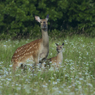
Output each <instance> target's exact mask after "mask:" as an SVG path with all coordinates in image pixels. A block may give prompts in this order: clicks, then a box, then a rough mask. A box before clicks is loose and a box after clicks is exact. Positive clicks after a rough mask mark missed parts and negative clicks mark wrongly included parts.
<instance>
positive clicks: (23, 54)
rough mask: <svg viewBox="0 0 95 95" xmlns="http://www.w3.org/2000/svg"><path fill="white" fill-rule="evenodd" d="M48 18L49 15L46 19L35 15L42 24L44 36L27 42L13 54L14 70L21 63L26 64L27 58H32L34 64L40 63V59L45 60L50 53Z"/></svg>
mask: <svg viewBox="0 0 95 95" xmlns="http://www.w3.org/2000/svg"><path fill="white" fill-rule="evenodd" d="M48 19H49V15H47V16H46V18H45V19H40V17H39V16H35V20H36V21H38V22H39V23H40V24H41V32H42V38H41V39H37V40H35V41H32V42H30V43H27V44H25V45H23V46H21V47H19V48H17V49H16V51H15V53H14V54H13V56H12V60H11V61H12V63H13V71H15V70H16V68H17V67H20V66H21V64H23V65H25V63H26V61H27V60H31V61H33V63H34V66H36V65H37V64H39V61H42V60H45V59H46V58H47V56H48V53H49V37H48V32H47V31H48Z"/></svg>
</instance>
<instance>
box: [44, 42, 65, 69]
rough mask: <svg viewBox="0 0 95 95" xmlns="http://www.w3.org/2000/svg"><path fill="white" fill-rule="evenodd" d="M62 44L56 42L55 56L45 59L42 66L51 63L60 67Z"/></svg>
mask: <svg viewBox="0 0 95 95" xmlns="http://www.w3.org/2000/svg"><path fill="white" fill-rule="evenodd" d="M63 45H64V43H63V44H62V45H58V44H56V46H57V47H56V50H57V56H55V57H52V58H49V59H47V64H45V66H44V67H46V66H47V65H49V67H50V66H51V65H52V66H53V67H56V68H58V67H60V65H61V63H62V61H63V53H62V51H63V50H62V49H63Z"/></svg>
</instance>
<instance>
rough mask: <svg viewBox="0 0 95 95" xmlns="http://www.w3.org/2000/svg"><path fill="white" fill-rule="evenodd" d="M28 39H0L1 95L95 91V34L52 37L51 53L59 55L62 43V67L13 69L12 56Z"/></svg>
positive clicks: (72, 94) (93, 93) (94, 94)
mask: <svg viewBox="0 0 95 95" xmlns="http://www.w3.org/2000/svg"><path fill="white" fill-rule="evenodd" d="M31 41H32V40H31V39H27V40H24V39H23V40H21V41H18V40H15V41H12V40H7V41H6V40H1V41H0V95H95V38H90V37H84V36H72V37H66V38H59V39H57V38H56V39H55V40H53V39H51V38H50V41H49V45H50V51H49V56H48V58H50V57H53V56H55V55H56V53H57V52H56V45H55V43H59V44H62V43H63V42H64V48H63V56H64V60H63V64H62V66H61V67H60V69H59V70H56V71H53V70H48V71H46V72H43V70H39V71H38V72H35V73H34V74H33V73H32V72H31V70H30V69H29V68H30V67H29V66H28V70H27V71H26V72H23V71H22V70H20V69H18V71H17V72H16V74H13V73H12V63H11V57H12V55H13V53H14V51H15V50H16V49H17V48H18V47H19V46H22V45H24V44H25V43H28V42H31Z"/></svg>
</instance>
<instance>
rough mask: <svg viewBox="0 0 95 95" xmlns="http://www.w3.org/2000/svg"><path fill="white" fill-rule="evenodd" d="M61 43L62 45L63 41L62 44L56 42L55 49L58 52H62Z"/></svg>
mask: <svg viewBox="0 0 95 95" xmlns="http://www.w3.org/2000/svg"><path fill="white" fill-rule="evenodd" d="M63 45H64V43H63V44H62V45H58V44H57V43H56V46H57V47H56V50H57V52H58V53H60V52H62V49H63Z"/></svg>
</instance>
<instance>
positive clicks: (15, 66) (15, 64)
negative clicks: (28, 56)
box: [13, 62, 21, 72]
mask: <svg viewBox="0 0 95 95" xmlns="http://www.w3.org/2000/svg"><path fill="white" fill-rule="evenodd" d="M20 66H21V64H20V63H18V62H14V63H13V71H14V72H15V71H16V69H17V68H19V67H20Z"/></svg>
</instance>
